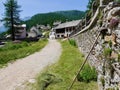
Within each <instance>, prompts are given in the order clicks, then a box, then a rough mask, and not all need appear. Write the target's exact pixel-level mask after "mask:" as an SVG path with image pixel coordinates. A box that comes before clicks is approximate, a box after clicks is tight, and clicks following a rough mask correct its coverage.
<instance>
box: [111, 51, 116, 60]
mask: <svg viewBox="0 0 120 90" xmlns="http://www.w3.org/2000/svg"><path fill="white" fill-rule="evenodd" d="M111 58H113V59H117V58H118V54H117V53H115V52H114V51H112V53H111Z"/></svg>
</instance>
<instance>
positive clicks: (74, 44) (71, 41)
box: [69, 39, 77, 47]
mask: <svg viewBox="0 0 120 90" xmlns="http://www.w3.org/2000/svg"><path fill="white" fill-rule="evenodd" d="M69 43H70V44H71V45H72V46H75V47H77V44H76V41H75V40H74V39H69Z"/></svg>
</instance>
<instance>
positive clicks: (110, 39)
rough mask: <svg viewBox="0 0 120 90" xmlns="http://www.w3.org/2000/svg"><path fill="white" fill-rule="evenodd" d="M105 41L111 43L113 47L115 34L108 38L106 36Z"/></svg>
mask: <svg viewBox="0 0 120 90" xmlns="http://www.w3.org/2000/svg"><path fill="white" fill-rule="evenodd" d="M105 41H106V42H109V41H112V44H113V45H115V44H116V35H115V34H112V35H110V36H108V35H106V36H105Z"/></svg>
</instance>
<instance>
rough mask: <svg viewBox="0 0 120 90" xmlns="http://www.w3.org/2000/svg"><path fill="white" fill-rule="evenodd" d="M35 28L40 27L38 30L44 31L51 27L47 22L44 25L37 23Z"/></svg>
mask: <svg viewBox="0 0 120 90" xmlns="http://www.w3.org/2000/svg"><path fill="white" fill-rule="evenodd" d="M36 28H37V29H40V30H45V31H47V30H50V29H51V27H50V25H49V24H48V25H47V26H45V25H38V24H37V26H36Z"/></svg>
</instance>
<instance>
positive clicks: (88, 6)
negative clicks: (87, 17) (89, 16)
mask: <svg viewBox="0 0 120 90" xmlns="http://www.w3.org/2000/svg"><path fill="white" fill-rule="evenodd" d="M94 1H95V0H89V2H88V5H87V8H88V10H90V9H91V8H92V4H93V2H94Z"/></svg>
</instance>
